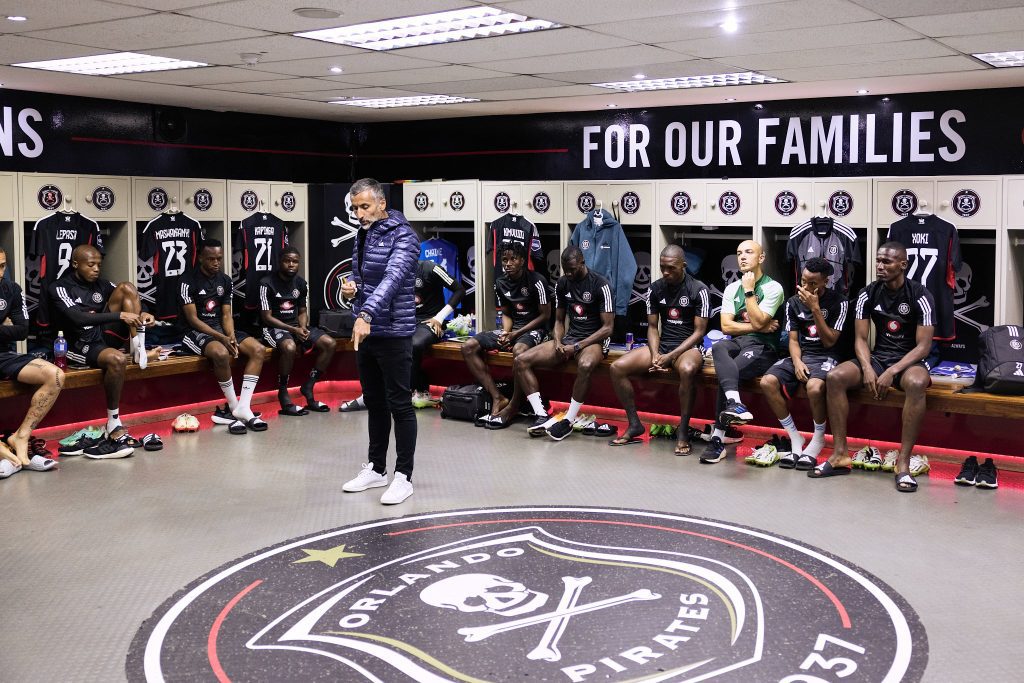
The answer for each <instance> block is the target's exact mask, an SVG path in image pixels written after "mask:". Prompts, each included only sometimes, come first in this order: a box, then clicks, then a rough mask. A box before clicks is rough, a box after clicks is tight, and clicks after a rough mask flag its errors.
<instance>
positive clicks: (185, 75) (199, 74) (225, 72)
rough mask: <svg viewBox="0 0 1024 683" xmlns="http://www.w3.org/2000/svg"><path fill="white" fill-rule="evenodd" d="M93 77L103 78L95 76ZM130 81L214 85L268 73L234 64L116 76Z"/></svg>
mask: <svg viewBox="0 0 1024 683" xmlns="http://www.w3.org/2000/svg"><path fill="white" fill-rule="evenodd" d="M93 78H103V77H102V76H93ZM115 78H120V79H124V80H129V81H144V82H146V83H170V84H173V85H212V84H214V83H240V82H243V81H262V80H266V78H267V74H265V73H261V72H259V71H253V70H252V69H245V68H242V67H233V66H207V67H201V68H198V69H176V70H174V71H151V72H148V73H141V74H128V75H124V76H115Z"/></svg>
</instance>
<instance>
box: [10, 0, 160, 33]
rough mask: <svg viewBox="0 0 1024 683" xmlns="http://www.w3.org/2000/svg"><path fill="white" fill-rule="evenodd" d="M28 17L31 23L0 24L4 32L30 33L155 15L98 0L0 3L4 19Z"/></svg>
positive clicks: (30, 0) (33, 0) (145, 10)
mask: <svg viewBox="0 0 1024 683" xmlns="http://www.w3.org/2000/svg"><path fill="white" fill-rule="evenodd" d="M13 14H21V15H24V16H25V18H26V19H27V21H0V34H2V33H28V32H30V31H41V30H44V29H49V28H57V27H60V26H74V25H75V24H86V23H89V22H94V21H111V20H113V19H124V18H126V17H135V16H141V15H144V14H151V11H150V10H147V9H138V8H135V7H127V6H125V5H114V4H111V3H109V2H98V1H97V0H75V2H66V1H65V0H29V1H28V2H25V1H24V0H22V1H20V2H19V1H17V0H0V16H5V17H6V16H10V15H13Z"/></svg>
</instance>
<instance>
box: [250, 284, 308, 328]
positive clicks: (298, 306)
mask: <svg viewBox="0 0 1024 683" xmlns="http://www.w3.org/2000/svg"><path fill="white" fill-rule="evenodd" d="M308 294H309V288H308V286H307V285H306V281H305V280H304V279H302V278H301V277H300V276H298V275H296V276H294V277H292V278H290V279H288V280H285V279H283V278H282V277H281V276H280V275H279V274H278V273H272V274H270V275H264V276H263V279H262V280H260V310H261V311H270V314H271V315H272V316H274V317H275V318H277V319H278V320H280V321H281V322H283V323H288V324H292V323H294V322H297V321H298V317H299V311H301V310H302V309H304V308H305V307H306V297H307V296H308Z"/></svg>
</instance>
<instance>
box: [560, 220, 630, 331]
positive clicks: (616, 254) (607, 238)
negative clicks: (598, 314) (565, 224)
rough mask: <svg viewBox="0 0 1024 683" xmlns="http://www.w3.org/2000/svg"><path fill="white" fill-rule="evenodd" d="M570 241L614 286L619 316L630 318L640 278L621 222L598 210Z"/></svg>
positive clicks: (582, 222)
mask: <svg viewBox="0 0 1024 683" xmlns="http://www.w3.org/2000/svg"><path fill="white" fill-rule="evenodd" d="M597 211H601V225H600V226H598V225H595V224H594V214H595V213H597ZM569 241H570V242H571V243H572V244H575V245H576V246H577V247H579V248H580V251H582V252H583V260H584V261H585V262H586V264H587V268H589V269H590V270H592V271H594V272H595V273H597V274H599V275H602V276H604V278H605V279H606V280H608V282H609V283H610V284H611V286H612V297H613V298H614V299H615V315H626V309H627V308H629V296H630V294H632V292H633V278H635V277H636V257H635V256H633V247H631V246H629V242H627V241H626V233H625V232H623V231H622V226H621V225H619V222H618V221H617V220H615V217H614V216H612V215H611V214H610V213H608V212H607V211H605V210H604V209H595V210H594V211H591V212H590V213H588V214H587V217H586V218H584V219H583V220H582V221H580V222H579V223H577V224H576V227H575V228H574V229H573V231H572V237H570V238H569Z"/></svg>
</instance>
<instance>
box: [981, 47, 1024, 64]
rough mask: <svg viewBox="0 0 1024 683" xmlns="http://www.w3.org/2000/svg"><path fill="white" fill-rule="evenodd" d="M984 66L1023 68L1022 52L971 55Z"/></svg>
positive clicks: (1023, 54)
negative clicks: (983, 63) (984, 64)
mask: <svg viewBox="0 0 1024 683" xmlns="http://www.w3.org/2000/svg"><path fill="white" fill-rule="evenodd" d="M972 56H973V57H977V58H978V59H980V60H981V61H983V62H985V63H986V64H991V65H992V66H994V67H998V68H1003V67H1007V66H1024V50H1013V51H1010V52H980V53H976V54H974V55H972Z"/></svg>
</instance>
